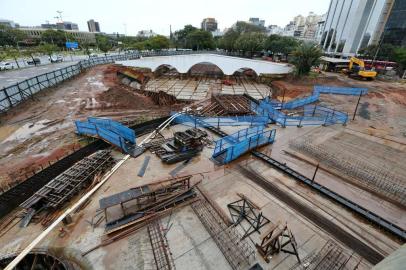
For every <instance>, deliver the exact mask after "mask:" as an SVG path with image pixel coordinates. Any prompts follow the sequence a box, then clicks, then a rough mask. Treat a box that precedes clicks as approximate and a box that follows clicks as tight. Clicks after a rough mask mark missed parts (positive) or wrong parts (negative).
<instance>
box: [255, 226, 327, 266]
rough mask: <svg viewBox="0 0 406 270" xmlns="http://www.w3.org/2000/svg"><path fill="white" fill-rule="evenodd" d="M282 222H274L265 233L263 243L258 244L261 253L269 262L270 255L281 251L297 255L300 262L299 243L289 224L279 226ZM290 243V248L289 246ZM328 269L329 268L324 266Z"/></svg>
mask: <svg viewBox="0 0 406 270" xmlns="http://www.w3.org/2000/svg"><path fill="white" fill-rule="evenodd" d="M279 224H280V222H278V223H276V224H274V225H273V226H272V227H270V228H269V229H268V231H267V232H266V233H264V234H263V237H262V241H261V244H256V245H255V246H256V247H257V250H258V252H259V254H261V256H262V257H263V258H264V260H265V261H266V262H267V263H269V262H270V256H272V255H273V254H276V253H279V252H281V251H282V252H285V253H289V254H292V255H295V256H296V258H297V260H298V261H299V263H300V258H299V253H298V250H297V243H296V240H295V237H294V236H293V234H292V232H291V231H290V230H289V229H288V224H287V223H285V225H284V226H283V227H282V228H279ZM289 245H290V247H291V248H290V249H289V248H288V247H289ZM323 269H327V268H323Z"/></svg>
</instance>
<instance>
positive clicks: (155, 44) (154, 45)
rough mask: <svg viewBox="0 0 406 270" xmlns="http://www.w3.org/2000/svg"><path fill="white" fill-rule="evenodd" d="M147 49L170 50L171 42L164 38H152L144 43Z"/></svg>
mask: <svg viewBox="0 0 406 270" xmlns="http://www.w3.org/2000/svg"><path fill="white" fill-rule="evenodd" d="M144 42H145V45H144V47H146V48H147V49H149V50H162V49H168V48H169V45H170V41H169V39H168V38H167V37H164V36H160V35H158V36H155V37H151V38H149V39H148V40H146V41H144Z"/></svg>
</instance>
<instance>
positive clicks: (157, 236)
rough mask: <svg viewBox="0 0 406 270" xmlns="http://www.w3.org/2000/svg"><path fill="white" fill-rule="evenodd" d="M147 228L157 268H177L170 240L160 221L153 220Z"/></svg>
mask: <svg viewBox="0 0 406 270" xmlns="http://www.w3.org/2000/svg"><path fill="white" fill-rule="evenodd" d="M147 229H148V235H149V239H150V242H151V247H152V252H153V254H154V261H155V266H156V269H158V270H161V269H163V270H171V269H175V262H174V260H173V257H172V253H171V252H170V250H169V245H168V240H167V239H166V237H165V236H164V234H163V233H162V230H161V224H160V223H159V222H158V221H155V222H152V223H151V224H150V225H148V227H147Z"/></svg>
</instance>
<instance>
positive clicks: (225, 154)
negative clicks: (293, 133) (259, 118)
mask: <svg viewBox="0 0 406 270" xmlns="http://www.w3.org/2000/svg"><path fill="white" fill-rule="evenodd" d="M275 134H276V131H275V130H274V129H273V130H267V131H264V127H263V126H257V127H252V128H247V129H242V130H239V131H238V132H236V133H233V134H231V135H229V136H226V137H223V138H221V139H219V140H217V141H216V146H215V148H214V152H213V159H215V160H216V161H217V162H219V163H222V164H226V163H229V162H231V161H233V160H235V159H237V158H238V157H240V156H241V155H243V154H244V153H246V152H248V151H249V150H251V149H255V148H257V147H259V146H262V145H266V144H269V143H273V142H274V140H275Z"/></svg>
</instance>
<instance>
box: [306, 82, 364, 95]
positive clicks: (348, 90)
mask: <svg viewBox="0 0 406 270" xmlns="http://www.w3.org/2000/svg"><path fill="white" fill-rule="evenodd" d="M313 89H314V90H313V95H314V94H336V95H352V96H359V95H360V94H361V95H366V94H368V89H367V88H357V87H338V86H325V85H315V86H314V88H313Z"/></svg>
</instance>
